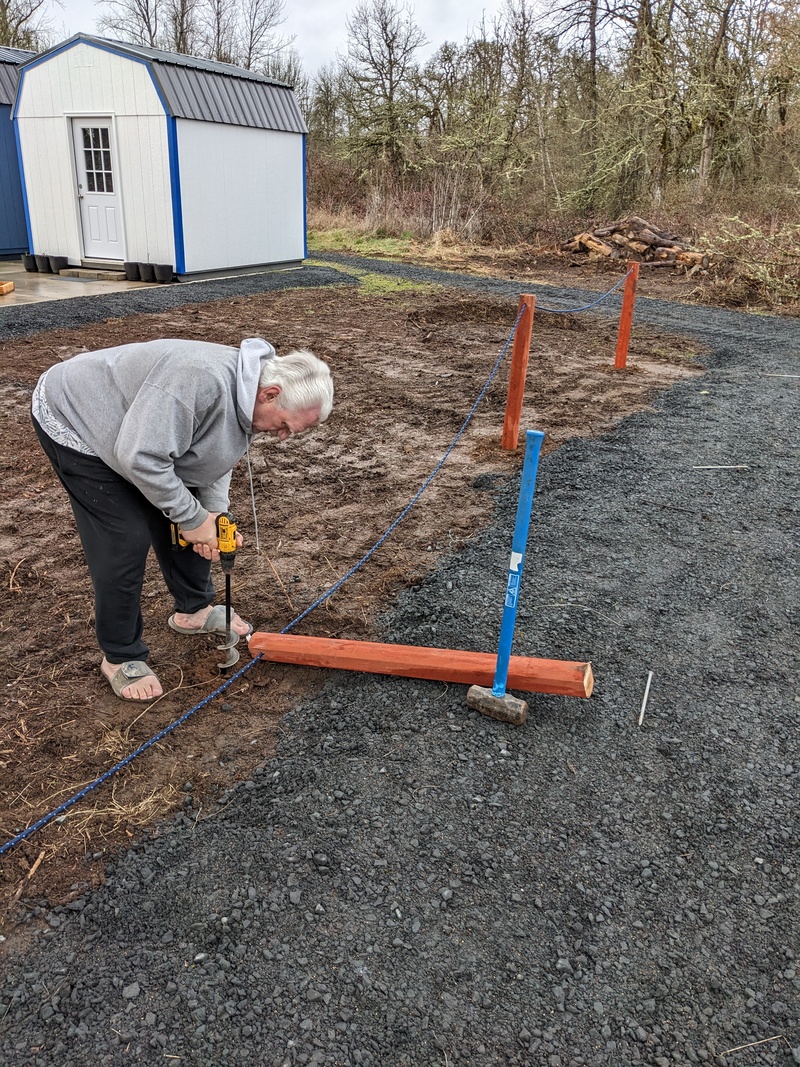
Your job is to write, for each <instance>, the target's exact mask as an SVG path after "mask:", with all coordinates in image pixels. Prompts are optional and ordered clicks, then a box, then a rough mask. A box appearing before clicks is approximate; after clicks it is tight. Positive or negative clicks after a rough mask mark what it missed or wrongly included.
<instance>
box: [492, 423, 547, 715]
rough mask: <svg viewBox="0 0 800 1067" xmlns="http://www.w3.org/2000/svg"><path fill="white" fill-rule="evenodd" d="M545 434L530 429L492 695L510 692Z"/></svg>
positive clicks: (526, 444) (526, 442) (526, 436)
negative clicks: (510, 665) (510, 671)
mask: <svg viewBox="0 0 800 1067" xmlns="http://www.w3.org/2000/svg"><path fill="white" fill-rule="evenodd" d="M542 441H544V434H543V433H542V432H541V430H526V432H525V460H524V462H523V465H522V485H521V486H520V491H519V502H518V503H517V520H516V523H515V525H514V538H513V540H512V542H511V562H510V563H509V565H508V581H507V583H506V599H505V606H504V608H503V621H502V623H501V624H500V644H499V646H498V649H497V665H496V667H495V672H494V685H493V686H492V696H496V697H504V696H505V695H506V682H507V680H508V661H509V660H510V659H511V642H512V641H513V640H514V624H515V623H516V621H517V599H518V597H519V587H520V583H521V582H522V567H523V564H524V563H525V549H526V546H527V544H528V528H529V527H530V523H531V508H532V507H533V490H534V488H535V486H536V472H537V470H538V469H539V453H540V452H541V450H542Z"/></svg>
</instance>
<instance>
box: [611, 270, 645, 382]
mask: <svg viewBox="0 0 800 1067" xmlns="http://www.w3.org/2000/svg"><path fill="white" fill-rule="evenodd" d="M638 280H639V264H638V263H637V262H636V261H635V260H631V261H630V262H629V263H628V277H627V278H626V279H625V291H624V294H623V297H622V312H621V313H620V317H619V333H618V334H617V355H616V358H615V360H614V369H615V370H624V369H625V367H626V365H627V362H628V345H629V344H630V340H631V324H632V322H633V305H634V304H635V303H636V283H637V282H638Z"/></svg>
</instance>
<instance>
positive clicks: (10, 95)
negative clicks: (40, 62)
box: [0, 47, 36, 104]
mask: <svg viewBox="0 0 800 1067" xmlns="http://www.w3.org/2000/svg"><path fill="white" fill-rule="evenodd" d="M35 55H36V53H35V52H28V51H26V50H25V49H24V48H6V47H3V48H0V104H12V103H13V102H14V94H15V93H16V91H17V82H18V81H19V70H18V67H19V64H20V63H24V62H25V61H26V60H28V59H33V57H34V56H35Z"/></svg>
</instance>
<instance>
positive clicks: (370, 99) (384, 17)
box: [343, 0, 426, 177]
mask: <svg viewBox="0 0 800 1067" xmlns="http://www.w3.org/2000/svg"><path fill="white" fill-rule="evenodd" d="M347 33H348V45H347V57H346V59H345V60H344V63H343V67H344V73H345V85H346V88H345V95H346V99H347V101H348V104H349V107H350V109H351V114H352V116H353V118H357V119H358V121H359V123H360V125H361V143H362V146H363V147H364V148H365V149H366V150H367V152H368V153H369V154H370V155H371V156H372V157H373V159H379V160H381V161H382V163H383V164H385V165H386V166H387V167H388V170H389V172H390V173H391V174H392V175H394V176H395V177H399V175H400V173H401V172H402V169H403V164H404V160H405V151H404V140H405V135H406V134H407V132H408V131H409V130H410V129H411V128H413V126H414V117H413V116H412V115H411V114H410V107H411V104H412V102H413V99H414V97H413V93H412V90H411V77H412V74H414V73H416V66H415V63H414V57H415V54H416V52H417V50H418V49H419V48H420V47H421V46H422V45H423V44H425V43H426V39H425V35H424V34H423V32H422V30H420V29H419V28H418V27H417V26H416V25H415V23H414V20H413V15H412V13H411V10H410V9H409V8H405V7H404V8H400V7H398V6H396V5H395V4H394V3H392V0H361V2H360V3H359V4H358V6H357V7H356V9H355V11H354V12H353V14H352V15H351V16H350V17H349V18H348V19H347Z"/></svg>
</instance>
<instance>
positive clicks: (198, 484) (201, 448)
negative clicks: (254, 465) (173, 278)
mask: <svg viewBox="0 0 800 1067" xmlns="http://www.w3.org/2000/svg"><path fill="white" fill-rule="evenodd" d="M274 356H275V349H274V348H273V347H272V345H271V344H269V343H268V342H267V341H264V340H262V339H261V338H260V337H252V338H249V339H248V340H246V341H242V343H241V345H240V346H239V348H231V347H228V346H227V345H216V344H210V343H208V342H205V341H181V340H159V341H146V342H144V343H142V344H131V345H121V346H120V347H118V348H104V349H100V350H99V351H97V352H84V353H81V354H80V355H77V356H75V357H73V358H72V359H70V360H67V362H65V363H60V364H57V365H56V366H54V367H51V368H50V370H49V371H48V372H47V379H46V381H45V383H44V391H45V397H46V399H47V404H48V406H49V408H50V410H51V412H52V414H53V415H54V416H55V417H56V418H57V419H58V420H59V422H61V423H63V424H64V425H65V426H67V427H68V428H69V429H71V430H73V431H74V432H75V433H76V434H77V435H78V437H79V438H80V439H81V441H83V442H84V444H86V445H88V446H89V448H91V449H92V451H93V452H95V453H96V455H97V456H98V457H99V458H100V459H101V460H102V461H103V462H104V463H105V464H107V465H108V466H109V467H111V469H112V470H115V471H116V472H117V473H118V474H120V475H121V476H122V477H123V478H125V479H126V480H127V481H129V482H131V483H132V484H133V485H135V486H136V487H137V489H139V490H140V491H141V492H142V493H143V495H144V496H145V497H147V499H148V500H149V501H150V502H151V503H152V504H154V505H155V506H156V507H157V508H158V509H159V510H160V511H163V513H164V514H165V515H166V516H167V518H168V519H170V520H172V521H173V522H178V523H180V524H181V526H183V527H184V529H186V530H194V529H196V528H197V527H198V526H200V525H201V524H202V523H203V522H204V521H205V520H206V518H207V517H208V513H209V512H210V511H214V512H218V511H226V510H227V508H228V506H229V498H228V489H229V486H230V480H231V472H232V470H233V468H234V466H235V465H236V464H237V463H238V461H239V460H240V459H241V458H242V456H243V455H244V453H245V452H246V451H247V446H248V444H249V440H250V436H251V435H252V433H253V408H254V406H255V402H256V395H257V393H258V382H259V377H260V374H261V368H262V366H263V364H264V362H265V361H266V360H269V359H272V358H273V357H274ZM190 489H193V490H194V491H195V492H194V493H192V492H190Z"/></svg>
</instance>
